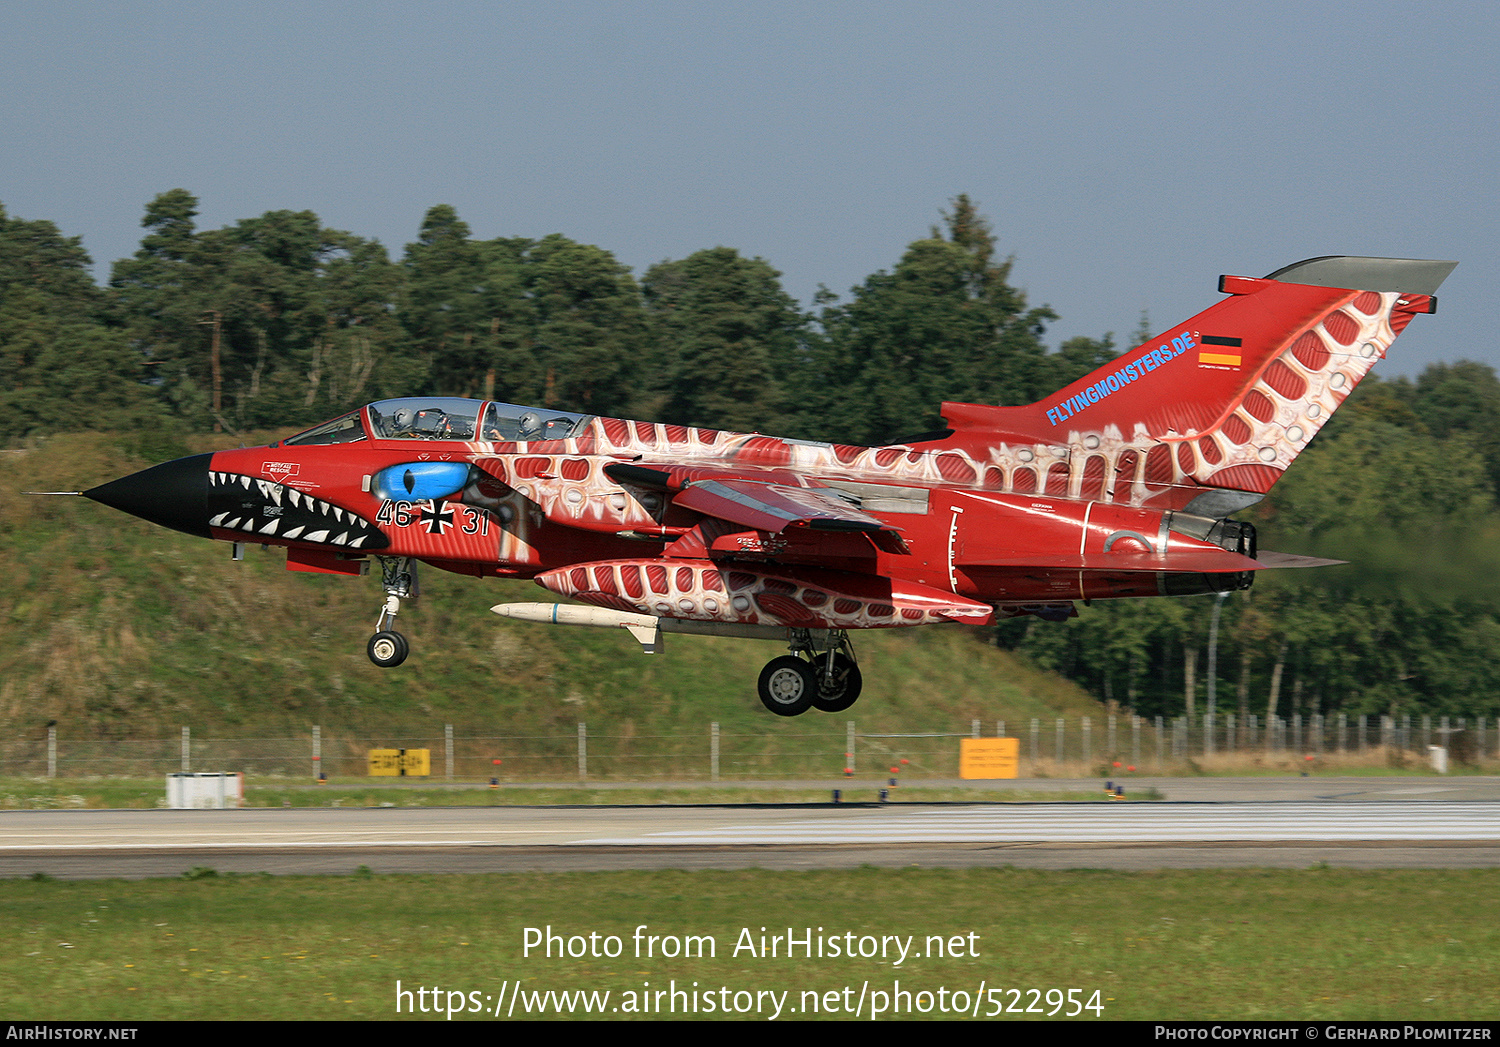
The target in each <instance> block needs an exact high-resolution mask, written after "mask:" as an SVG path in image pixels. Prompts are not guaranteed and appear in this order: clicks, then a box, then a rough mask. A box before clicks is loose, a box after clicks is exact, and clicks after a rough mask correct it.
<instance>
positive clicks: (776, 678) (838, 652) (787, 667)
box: [756, 629, 864, 716]
mask: <svg viewBox="0 0 1500 1047" xmlns="http://www.w3.org/2000/svg"><path fill="white" fill-rule="evenodd" d="M818 639H821V640H822V646H823V651H822V652H821V653H818V644H817V640H816V639H815V638H814V636H813V633H812V631H811V630H808V629H793V630H791V635H790V639H789V643H788V646H789V647H790V648H791V651H792V653H791V654H784V655H782V656H781V657H780V658H773V659H771V661H770V662H768V663H766V667H765V668H764V669H762V670H761V673H760V680H759V681H758V683H757V684H756V690H757V692H758V693H759V694H760V701H761V704H762V705H764V706H765V707H766V708H767V709H769V710H770V711H771V712H773V713H775V714H776V715H777V716H800V715H801V714H802V713H805V712H807V710H809V709H818V710H819V711H821V712H825V713H841V712H843V711H844V710H845V709H848V708H849V707H850V706H852V705H853V704H854V703H855V701H857V700H858V698H859V692H860V690H861V689H862V688H863V686H864V680H863V678H862V677H861V676H860V672H859V666H858V665H857V664H855V661H854V647H853V645H852V644H850V643H849V634H848V633H846V632H844V631H843V630H842V629H837V630H829V631H827V632H825V633H822V634H821V636H820V637H818Z"/></svg>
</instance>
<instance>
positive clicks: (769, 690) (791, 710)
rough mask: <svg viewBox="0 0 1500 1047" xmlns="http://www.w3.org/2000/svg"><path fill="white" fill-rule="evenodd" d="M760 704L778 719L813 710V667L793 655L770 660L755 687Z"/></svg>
mask: <svg viewBox="0 0 1500 1047" xmlns="http://www.w3.org/2000/svg"><path fill="white" fill-rule="evenodd" d="M756 690H757V691H758V692H759V694H760V703H761V704H762V705H764V706H765V707H766V708H767V709H769V710H771V711H772V712H773V713H775V714H776V715H777V716H800V715H802V714H803V713H805V712H807V710H809V709H811V708H812V704H813V695H815V694H817V693H818V683H817V680H815V679H814V678H813V672H812V666H810V665H808V664H807V663H806V662H804V661H803V660H802V659H801V658H798V657H797V656H796V655H791V654H787V655H783V656H781V657H780V658H773V659H771V660H770V661H769V662H767V663H766V667H765V668H764V669H762V670H761V671H760V681H759V682H758V683H757V684H756Z"/></svg>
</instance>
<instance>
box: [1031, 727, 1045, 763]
mask: <svg viewBox="0 0 1500 1047" xmlns="http://www.w3.org/2000/svg"><path fill="white" fill-rule="evenodd" d="M1041 733H1042V721H1041V720H1039V719H1037V718H1036V717H1035V716H1033V717H1032V718H1031V762H1032V763H1036V762H1037V760H1038V759H1040V758H1041V757H1040V754H1039V753H1038V750H1039V749H1040V748H1041V746H1040V744H1039V743H1040V741H1041Z"/></svg>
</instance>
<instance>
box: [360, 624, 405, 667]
mask: <svg viewBox="0 0 1500 1047" xmlns="http://www.w3.org/2000/svg"><path fill="white" fill-rule="evenodd" d="M365 653H366V654H368V655H369V656H370V661H372V662H374V663H375V664H376V665H378V666H380V667H381V668H382V669H394V668H395V667H396V666H398V665H400V664H401V663H402V662H404V661H406V656H407V655H408V654H410V653H411V645H410V644H408V643H407V642H406V637H404V636H402V635H401V634H400V633H397V632H383V633H376V634H375V635H374V636H372V637H370V644H369V646H368V647H366V648H365Z"/></svg>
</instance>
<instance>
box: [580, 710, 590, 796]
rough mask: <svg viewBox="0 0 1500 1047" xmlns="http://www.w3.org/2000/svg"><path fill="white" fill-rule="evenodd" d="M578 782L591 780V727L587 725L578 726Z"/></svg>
mask: <svg viewBox="0 0 1500 1047" xmlns="http://www.w3.org/2000/svg"><path fill="white" fill-rule="evenodd" d="M578 780H579V781H580V782H586V781H588V780H589V727H588V724H586V723H579V725H578Z"/></svg>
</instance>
